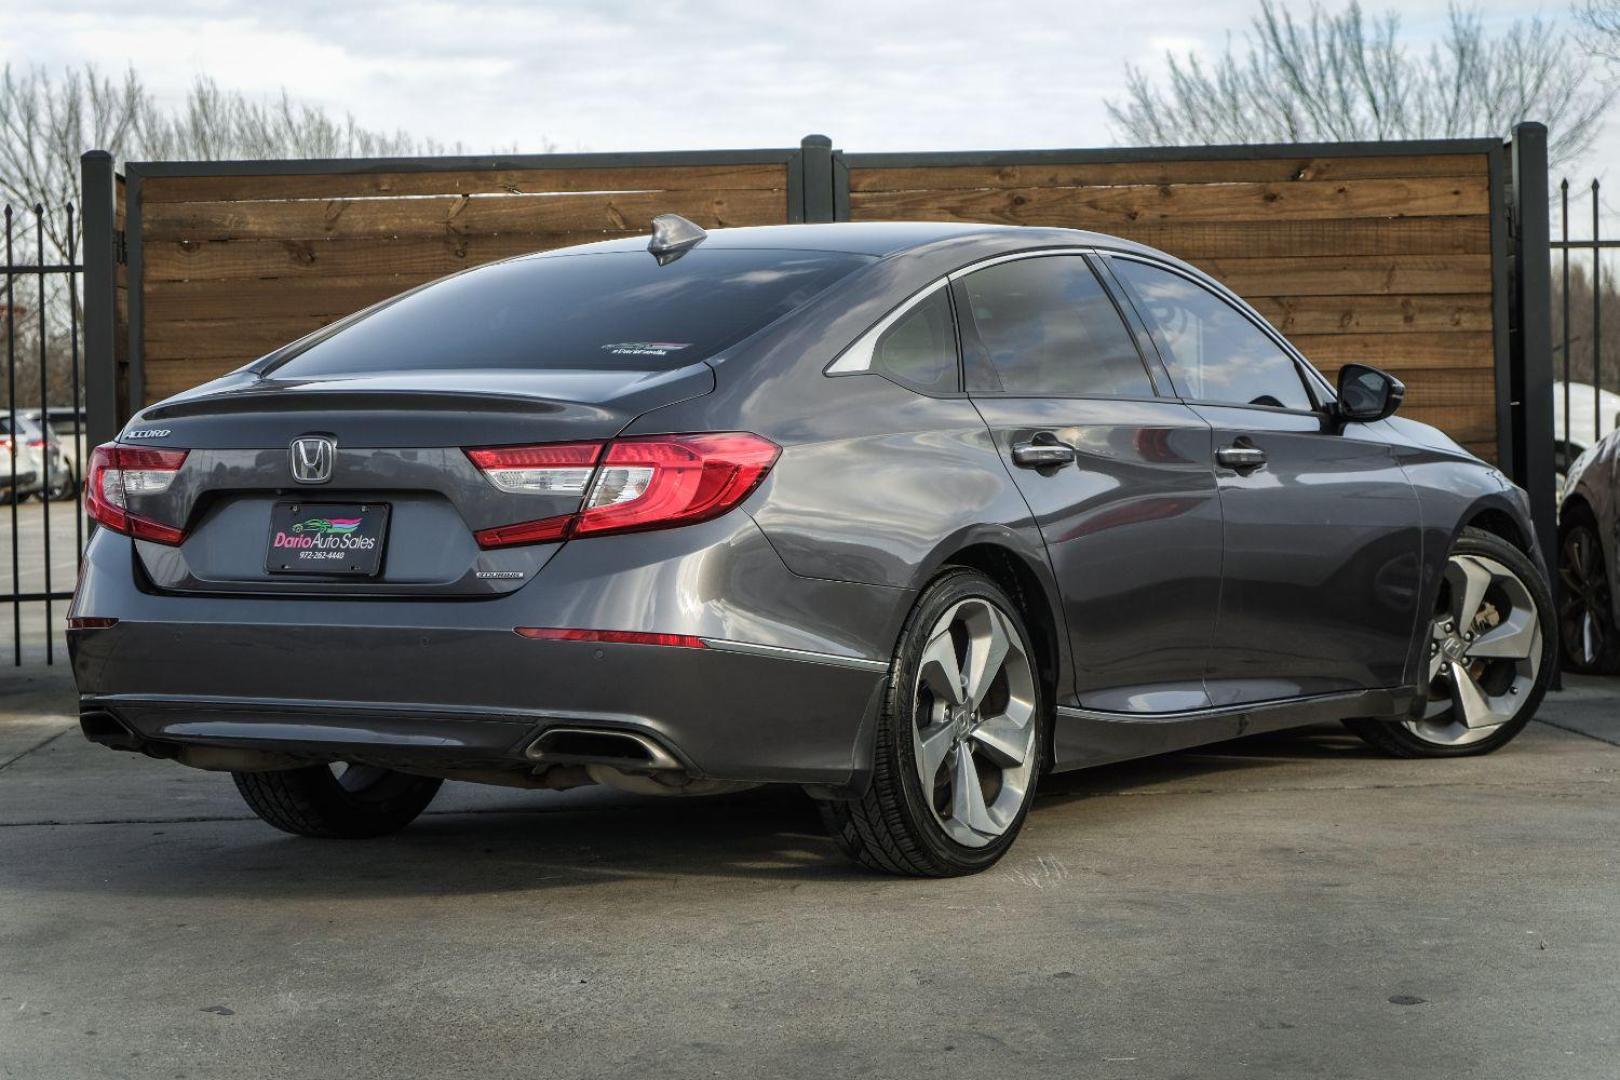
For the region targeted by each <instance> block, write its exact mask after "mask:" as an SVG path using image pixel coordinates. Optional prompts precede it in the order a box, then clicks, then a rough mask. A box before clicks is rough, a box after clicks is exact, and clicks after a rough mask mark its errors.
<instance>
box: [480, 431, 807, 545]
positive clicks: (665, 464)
mask: <svg viewBox="0 0 1620 1080" xmlns="http://www.w3.org/2000/svg"><path fill="white" fill-rule="evenodd" d="M780 453H781V449H780V448H779V447H778V446H777V445H776V444H775V443H773V442H771V441H770V440H768V439H762V438H760V437H759V436H758V435H753V434H750V433H748V432H745V431H733V432H711V433H705V434H697V435H648V436H638V437H635V438H628V439H616V440H614V441H613V442H610V443H608V444H607V445H606V446H605V447H603V446H602V445H600V444H597V443H569V444H559V445H555V446H522V447H496V448H489V449H482V450H469V451H467V456H468V457H469V458H471V459H472V462H473V464H475V465H477V466H478V467H479V468H480V469H481V470H483V472H484V475H485V476H488V477H489V480H490V483H492V484H494V485H495V486H496V487H498V488H500V489H501V490H503V491H512V492H525V491H532V492H545V493H548V494H558V495H563V494H573V493H574V492H575V491H578V492H580V493H581V494H582V495H583V498H582V500H581V503H580V508H579V510H577V511H576V512H574V513H572V514H562V515H557V516H553V517H548V518H540V519H538V520H533V521H524V522H519V523H517V524H515V525H503V526H500V527H498V528H494V529H485V530H483V531H481V532H479V533H477V534H476V536H477V540H478V545H479V546H480V547H484V548H494V547H508V546H511V545H513V544H533V543H541V542H545V541H551V540H565V539H567V538H568V537H570V536H587V535H596V536H601V535H605V534H608V533H625V532H641V531H644V530H648V529H667V528H672V527H674V526H677V525H691V524H695V523H696V522H700V521H708V520H710V519H711V518H717V517H719V516H720V515H721V514H724V513H726V512H727V511H728V510H730V509H731V508H732V507H734V506H736V505H737V504H738V503H740V502H742V501H743V500H744V499H746V498H747V497H748V495H749V494H750V493H751V492H752V491H753V490H754V489H755V488H756V487H758V486H759V484H760V481H762V480H763V479H765V474H766V473H768V472H770V469H771V466H772V465H773V464H775V462H776V458H777V455H779V454H780ZM581 474H583V475H581Z"/></svg>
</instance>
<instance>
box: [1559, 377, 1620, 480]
mask: <svg viewBox="0 0 1620 1080" xmlns="http://www.w3.org/2000/svg"><path fill="white" fill-rule="evenodd" d="M1617 419H1620V394H1617V393H1615V392H1614V391H1613V390H1604V391H1601V394H1600V396H1597V397H1594V396H1593V394H1592V386H1591V384H1590V383H1579V382H1572V383H1570V384H1569V441H1568V443H1567V444H1566V443H1565V441H1564V384H1563V382H1562V381H1561V380H1554V382H1553V444H1554V446H1555V448H1556V449H1555V452H1554V460H1555V461H1556V462H1557V463H1558V476H1559V480H1560V486H1562V480H1563V476H1564V474H1565V473H1566V472H1567V471H1568V470H1569V466H1570V463H1571V462H1573V461H1574V460H1575V459H1576V458H1578V457H1580V456H1581V455H1582V454H1583V453H1585V452H1586V451H1587V450H1588V449H1590V448H1591V447H1593V446H1596V445H1597V443H1598V440H1599V439H1601V438H1603V437H1604V436H1605V435H1607V434H1608V433H1609V432H1611V431H1613V430H1614V429H1615V421H1616V420H1617ZM1594 421H1596V422H1594Z"/></svg>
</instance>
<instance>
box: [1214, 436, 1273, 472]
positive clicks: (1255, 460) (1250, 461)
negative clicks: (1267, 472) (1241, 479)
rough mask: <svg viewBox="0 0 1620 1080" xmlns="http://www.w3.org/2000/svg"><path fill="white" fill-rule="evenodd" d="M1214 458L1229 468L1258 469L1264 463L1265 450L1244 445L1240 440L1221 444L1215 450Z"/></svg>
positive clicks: (1241, 469) (1240, 470)
mask: <svg viewBox="0 0 1620 1080" xmlns="http://www.w3.org/2000/svg"><path fill="white" fill-rule="evenodd" d="M1215 460H1216V461H1218V462H1220V463H1221V464H1222V465H1225V466H1226V467H1227V468H1229V469H1236V470H1238V471H1239V472H1242V471H1244V470H1245V469H1258V468H1259V467H1260V466H1262V465H1264V464H1265V463H1266V452H1265V451H1264V450H1262V449H1260V448H1259V447H1258V446H1249V445H1245V444H1244V443H1242V442H1238V443H1233V444H1232V445H1231V446H1223V447H1221V448H1220V449H1219V450H1217V451H1215Z"/></svg>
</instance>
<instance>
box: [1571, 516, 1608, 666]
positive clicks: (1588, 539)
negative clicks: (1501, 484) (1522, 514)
mask: <svg viewBox="0 0 1620 1080" xmlns="http://www.w3.org/2000/svg"><path fill="white" fill-rule="evenodd" d="M1570 517H1571V520H1569V521H1568V522H1566V524H1565V526H1564V529H1563V535H1562V538H1561V540H1560V543H1559V545H1558V547H1559V559H1558V576H1559V580H1560V583H1561V584H1562V585H1563V592H1562V594H1561V595H1560V598H1559V607H1558V632H1559V641H1560V642H1561V643H1562V645H1563V651H1564V666H1565V668H1567V669H1568V670H1570V671H1578V672H1584V673H1586V674H1591V675H1613V674H1615V673H1617V672H1620V636H1617V635H1616V633H1615V626H1614V608H1613V606H1612V604H1613V597H1612V594H1611V593H1610V591H1609V575H1608V572H1607V570H1605V568H1604V559H1603V544H1602V542H1601V541H1600V540H1599V539H1598V534H1597V526H1596V525H1595V524H1594V523H1593V521H1592V519H1591V517H1590V516H1589V515H1588V514H1584V513H1582V514H1572V515H1571V516H1570Z"/></svg>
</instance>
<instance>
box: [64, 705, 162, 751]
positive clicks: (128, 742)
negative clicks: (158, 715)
mask: <svg viewBox="0 0 1620 1080" xmlns="http://www.w3.org/2000/svg"><path fill="white" fill-rule="evenodd" d="M79 730H80V731H82V732H84V737H85V738H86V739H88V740H89V741H90V742H93V743H95V744H96V745H98V746H106V747H109V748H111V749H113V750H139V749H140V748H141V746H142V744H143V743H144V742H145V741H146V740H145V739H143V738H141V737H140V736H139V735H137V734H136V733H135V732H134V731H132V730H131V729H130V728H128V727H126V726H124V722H123V721H122V720H120V719H118V717H116V716H114V715H113V714H112V713H110V712H108V711H107V710H106V709H87V710H85V711H84V712H81V713H80V714H79Z"/></svg>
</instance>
